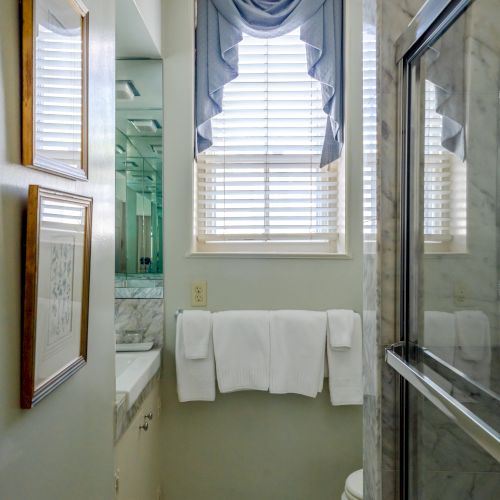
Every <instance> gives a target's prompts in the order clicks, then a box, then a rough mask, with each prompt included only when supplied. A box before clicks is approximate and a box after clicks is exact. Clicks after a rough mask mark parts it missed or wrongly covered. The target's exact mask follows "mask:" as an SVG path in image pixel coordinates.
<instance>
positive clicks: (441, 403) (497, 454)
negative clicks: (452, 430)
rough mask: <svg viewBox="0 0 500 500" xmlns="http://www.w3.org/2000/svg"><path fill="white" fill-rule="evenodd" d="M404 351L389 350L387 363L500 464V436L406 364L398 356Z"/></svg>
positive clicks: (388, 348) (397, 347)
mask: <svg viewBox="0 0 500 500" xmlns="http://www.w3.org/2000/svg"><path fill="white" fill-rule="evenodd" d="M401 348H402V346H401V344H394V345H392V346H390V347H386V349H385V361H386V363H387V364H388V365H389V366H391V367H392V368H393V369H394V370H395V371H396V372H397V373H398V374H399V375H400V376H401V377H402V378H403V379H404V380H406V381H407V382H408V383H410V384H411V385H412V386H413V387H414V388H415V389H416V390H417V391H418V392H420V394H422V395H423V396H424V397H425V398H426V399H427V400H429V401H430V402H431V403H432V404H433V405H434V406H435V407H436V408H438V409H439V410H441V411H442V412H443V413H444V414H445V415H446V416H447V417H448V418H450V419H451V420H452V421H453V422H455V423H456V424H457V425H458V426H459V427H460V428H461V429H462V430H464V431H465V432H466V433H467V434H468V435H469V436H470V437H471V438H472V439H473V440H474V441H475V442H476V443H477V444H478V445H479V446H481V447H482V448H483V449H484V450H486V451H487V452H488V453H489V454H490V455H491V456H493V457H494V458H495V459H496V460H497V461H499V462H500V434H499V433H498V432H497V431H496V430H495V429H493V428H492V427H491V426H490V425H488V424H487V423H486V422H484V421H483V420H482V419H480V418H479V417H478V416H477V415H475V414H474V413H473V412H471V411H470V410H469V409H468V408H466V407H465V406H464V405H463V404H462V403H461V402H460V401H458V400H457V399H455V398H454V397H453V396H451V395H450V394H448V393H447V392H446V391H445V390H444V389H442V388H441V387H440V386H439V385H438V384H436V383H435V382H434V381H433V380H431V379H430V378H429V377H428V376H427V375H425V374H424V373H422V372H420V371H419V370H417V369H415V368H414V367H413V366H412V365H411V364H410V363H408V362H407V361H405V360H404V359H403V357H402V356H401V355H400V353H399V352H398V351H401Z"/></svg>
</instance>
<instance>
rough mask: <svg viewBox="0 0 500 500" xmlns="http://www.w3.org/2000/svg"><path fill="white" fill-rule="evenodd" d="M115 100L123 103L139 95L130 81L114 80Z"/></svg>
mask: <svg viewBox="0 0 500 500" xmlns="http://www.w3.org/2000/svg"><path fill="white" fill-rule="evenodd" d="M115 92H116V98H117V99H121V100H124V101H132V100H133V99H134V98H136V97H138V96H140V95H141V94H140V93H139V91H138V90H137V87H136V86H135V85H134V82H133V81H132V80H116V90H115Z"/></svg>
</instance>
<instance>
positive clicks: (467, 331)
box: [455, 311, 490, 361]
mask: <svg viewBox="0 0 500 500" xmlns="http://www.w3.org/2000/svg"><path fill="white" fill-rule="evenodd" d="M455 318H456V325H457V345H458V347H459V349H460V355H461V356H462V358H463V359H464V360H466V361H481V360H482V359H483V358H484V354H485V349H489V347H490V324H489V320H488V316H486V314H484V313H483V312H482V311H457V312H455Z"/></svg>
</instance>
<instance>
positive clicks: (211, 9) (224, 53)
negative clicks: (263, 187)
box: [196, 0, 344, 167]
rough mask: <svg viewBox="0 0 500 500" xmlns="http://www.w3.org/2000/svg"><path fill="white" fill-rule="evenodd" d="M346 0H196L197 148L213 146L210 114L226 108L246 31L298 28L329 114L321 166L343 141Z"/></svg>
mask: <svg viewBox="0 0 500 500" xmlns="http://www.w3.org/2000/svg"><path fill="white" fill-rule="evenodd" d="M342 26H343V0H198V11H197V28H196V153H197V154H198V153H201V152H202V151H204V150H206V149H207V148H209V147H210V146H211V145H212V127H211V122H210V121H211V119H212V118H213V117H214V116H215V115H217V114H218V113H220V112H222V96H223V91H224V85H226V84H227V83H229V82H230V81H231V80H233V79H235V78H236V77H237V76H238V43H239V42H240V41H241V40H242V39H243V33H247V34H248V35H251V36H254V37H258V38H273V37H277V36H280V35H285V34H286V33H289V32H290V31H292V30H294V29H296V28H299V27H300V38H301V40H302V41H303V42H304V43H305V44H306V54H307V68H308V73H309V75H310V76H311V77H312V78H315V79H316V80H318V81H319V82H321V88H322V97H323V110H324V111H325V113H326V115H327V124H326V132H325V142H324V145H323V151H322V156H321V165H320V166H321V167H323V166H325V165H327V164H328V163H330V162H332V161H334V160H336V159H337V158H339V156H340V154H341V152H342V144H343V126H344V123H343V122H344V116H343V112H344V106H343V50H342Z"/></svg>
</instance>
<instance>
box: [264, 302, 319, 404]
mask: <svg viewBox="0 0 500 500" xmlns="http://www.w3.org/2000/svg"><path fill="white" fill-rule="evenodd" d="M325 345H326V313H324V312H315V311H273V312H271V379H270V383H269V392H271V393H273V394H286V393H295V394H302V395H304V396H309V397H313V398H314V397H316V395H317V394H318V392H321V390H322V389H323V379H324V367H325Z"/></svg>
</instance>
